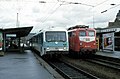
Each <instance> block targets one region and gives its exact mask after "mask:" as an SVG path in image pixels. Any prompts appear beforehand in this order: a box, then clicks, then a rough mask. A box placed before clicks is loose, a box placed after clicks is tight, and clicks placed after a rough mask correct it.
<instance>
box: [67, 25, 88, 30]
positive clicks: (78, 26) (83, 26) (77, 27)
mask: <svg viewBox="0 0 120 79" xmlns="http://www.w3.org/2000/svg"><path fill="white" fill-rule="evenodd" d="M79 28H89V26H86V25H76V26H73V27H69V28H68V30H73V29H79Z"/></svg>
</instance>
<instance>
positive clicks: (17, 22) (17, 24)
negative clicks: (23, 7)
mask: <svg viewBox="0 0 120 79" xmlns="http://www.w3.org/2000/svg"><path fill="white" fill-rule="evenodd" d="M18 17H19V14H18V13H17V21H16V27H19V19H18Z"/></svg>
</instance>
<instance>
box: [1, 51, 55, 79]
mask: <svg viewBox="0 0 120 79" xmlns="http://www.w3.org/2000/svg"><path fill="white" fill-rule="evenodd" d="M0 79H54V77H53V76H52V75H51V74H50V73H49V72H48V71H47V70H46V69H45V68H44V67H43V66H41V65H40V64H39V62H38V61H37V59H36V57H35V56H34V55H33V53H32V52H30V51H29V52H25V53H16V52H9V53H5V55H4V56H3V57H0Z"/></svg>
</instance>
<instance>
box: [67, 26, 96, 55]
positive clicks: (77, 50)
mask: <svg viewBox="0 0 120 79" xmlns="http://www.w3.org/2000/svg"><path fill="white" fill-rule="evenodd" d="M68 37H69V53H70V54H72V55H77V56H80V55H86V54H87V55H88V54H95V53H96V50H97V45H96V31H95V29H93V28H89V27H88V26H84V25H76V26H74V27H70V28H69V29H68Z"/></svg>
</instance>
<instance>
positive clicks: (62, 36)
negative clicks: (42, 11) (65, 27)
mask: <svg viewBox="0 0 120 79" xmlns="http://www.w3.org/2000/svg"><path fill="white" fill-rule="evenodd" d="M46 41H47V42H56V41H59V42H64V41H66V32H58V31H57V32H46Z"/></svg>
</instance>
